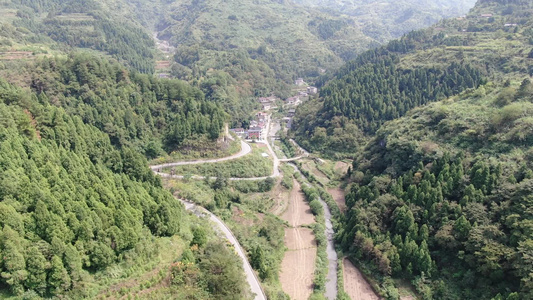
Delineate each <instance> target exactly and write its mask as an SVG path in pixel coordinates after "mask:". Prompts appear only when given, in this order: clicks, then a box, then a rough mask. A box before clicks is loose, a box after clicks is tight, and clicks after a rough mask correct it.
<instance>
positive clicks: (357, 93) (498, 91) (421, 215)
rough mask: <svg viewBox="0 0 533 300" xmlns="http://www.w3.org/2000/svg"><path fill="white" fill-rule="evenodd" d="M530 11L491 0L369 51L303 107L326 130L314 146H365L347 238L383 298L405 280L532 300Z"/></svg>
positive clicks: (438, 292) (343, 235)
mask: <svg viewBox="0 0 533 300" xmlns="http://www.w3.org/2000/svg"><path fill="white" fill-rule="evenodd" d="M532 14H533V4H532V3H531V2H530V1H521V0H517V1H506V0H493V1H488V0H487V1H480V2H479V3H478V4H477V6H476V8H475V9H474V10H473V11H472V13H471V14H470V15H469V16H468V17H467V18H466V19H462V18H460V19H452V20H446V21H443V22H442V23H440V24H439V25H437V26H438V27H435V28H432V29H429V30H424V31H419V32H414V33H411V34H409V35H407V36H405V37H403V38H402V39H401V40H398V41H394V42H391V43H389V44H388V45H387V46H386V47H383V48H382V49H378V50H374V51H370V52H367V53H365V54H364V55H362V56H361V57H359V58H358V59H356V60H355V61H353V62H352V63H349V64H348V65H347V66H345V67H344V68H343V69H342V70H340V71H339V73H338V76H337V77H336V78H334V79H333V80H331V81H330V82H328V83H326V84H325V85H324V87H323V89H322V92H321V98H322V99H321V102H316V103H314V104H311V105H307V106H304V107H303V108H302V109H299V112H298V113H299V114H300V117H299V118H300V119H299V120H300V121H298V122H304V123H303V124H304V125H305V126H312V125H313V124H321V126H324V127H323V128H321V127H317V128H321V129H319V131H317V130H315V136H312V138H311V139H310V140H309V141H308V144H307V145H309V146H310V147H315V149H320V150H326V149H327V148H326V147H335V148H334V149H339V150H340V151H342V150H343V149H347V148H346V147H354V149H355V147H357V146H359V150H358V151H357V153H355V157H356V158H355V159H354V161H353V165H352V168H351V169H350V170H349V171H348V174H347V178H348V183H350V184H351V187H350V189H349V193H348V194H347V196H346V205H347V212H346V215H345V220H344V221H342V222H341V224H340V225H339V226H338V233H337V240H338V242H339V243H340V244H341V246H342V248H343V250H344V251H345V253H346V254H348V256H349V257H350V258H351V259H352V260H353V261H354V262H356V263H357V264H358V265H359V266H360V267H361V268H362V269H363V270H365V272H366V273H367V274H368V275H369V276H370V277H372V278H373V279H375V280H376V282H377V285H376V287H377V289H378V292H379V293H380V294H381V295H382V296H383V297H385V298H386V299H399V290H398V287H399V286H400V285H401V284H400V282H399V281H398V280H397V279H403V280H404V281H405V280H407V281H409V282H410V283H411V284H412V286H413V287H414V289H415V290H416V291H417V293H418V295H419V296H420V297H421V298H422V299H499V300H501V299H531V298H532V297H533V294H532V291H533V277H532V274H533V273H532V271H533V260H532V255H531V253H532V251H533V227H532V223H531V220H533V214H532V210H531V208H532V207H533V203H532V201H531V200H532V199H531V195H532V192H533V189H532V187H533V185H532V184H533V164H532V162H533V157H532V155H533V139H532V137H533V120H532V117H531V116H532V115H533V84H532V83H531V76H532V75H533V73H532V69H531V68H532V67H531V66H533V64H532V57H531V55H530V52H531V51H532V49H533V46H532V45H533V42H532V41H531V28H532V25H533V24H532V20H533V18H532V17H531V16H532ZM481 15H484V16H481ZM489 15H490V16H489ZM505 24H507V25H505ZM463 29H464V30H463ZM384 58H387V59H384ZM454 68H457V69H455V71H454ZM439 69H440V70H442V73H440V74H442V77H438V76H436V74H439V73H435V70H439ZM452 74H453V75H452ZM432 76H436V77H432ZM446 78H448V79H446ZM378 91H384V92H382V93H379V92H378ZM388 91H390V92H388ZM437 95H438V96H437ZM382 98H383V99H382ZM424 99H425V100H424ZM420 100H422V102H418V101H420ZM313 105H314V107H313ZM398 108H405V109H406V110H405V112H403V113H402V112H401V111H400V110H398ZM313 109H314V110H315V113H316V112H317V111H318V116H319V118H317V119H316V120H311V121H308V122H307V123H305V122H306V121H305V120H304V115H305V114H306V113H310V112H311V111H312V110H313ZM394 113H397V114H396V115H395V114H394ZM403 114H405V115H404V116H403V117H398V116H401V115H403ZM307 118H308V116H307ZM320 118H321V119H320ZM387 120H389V121H387ZM385 121H387V122H385ZM314 122H315V123H314ZM318 122H322V123H318ZM309 128H311V127H309ZM299 130H302V129H301V128H299ZM303 132H304V131H300V134H302V133H303ZM316 132H318V133H319V134H320V135H317V134H316ZM351 134H353V135H351ZM319 138H321V139H319ZM342 139H344V141H347V142H346V143H345V144H343V143H342V142H343V140H342ZM355 139H358V140H357V142H358V143H356V142H354V140H355ZM302 140H303V135H302ZM319 141H320V142H319ZM349 143H352V144H349ZM343 147H344V148H343ZM332 152H334V151H332ZM351 152H352V153H353V150H352V151H351Z"/></svg>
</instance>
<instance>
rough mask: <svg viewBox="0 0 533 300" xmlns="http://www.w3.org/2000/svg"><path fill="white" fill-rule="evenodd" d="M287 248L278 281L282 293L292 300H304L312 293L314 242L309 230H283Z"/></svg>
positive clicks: (314, 257) (314, 258)
mask: <svg viewBox="0 0 533 300" xmlns="http://www.w3.org/2000/svg"><path fill="white" fill-rule="evenodd" d="M285 245H287V247H288V248H289V250H288V251H287V252H285V257H284V258H283V261H282V263H281V273H280V275H279V280H280V282H281V287H282V288H283V291H284V292H285V293H287V294H288V295H289V296H290V297H291V299H293V300H305V299H307V298H309V296H310V295H311V293H312V292H313V277H314V272H315V260H316V250H317V249H316V242H315V237H314V236H313V231H312V230H311V229H309V228H287V229H285Z"/></svg>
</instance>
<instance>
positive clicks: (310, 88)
mask: <svg viewBox="0 0 533 300" xmlns="http://www.w3.org/2000/svg"><path fill="white" fill-rule="evenodd" d="M307 93H308V94H309V95H314V94H316V93H318V89H317V88H316V87H314V86H308V87H307Z"/></svg>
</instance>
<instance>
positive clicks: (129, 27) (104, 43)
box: [8, 0, 154, 73]
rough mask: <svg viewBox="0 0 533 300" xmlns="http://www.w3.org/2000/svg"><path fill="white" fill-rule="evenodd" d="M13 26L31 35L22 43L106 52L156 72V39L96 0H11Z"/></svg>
mask: <svg viewBox="0 0 533 300" xmlns="http://www.w3.org/2000/svg"><path fill="white" fill-rule="evenodd" d="M10 2H11V3H10V5H9V6H8V7H10V8H12V9H16V10H18V12H17V18H15V19H14V20H13V25H14V26H15V27H17V28H20V29H19V30H22V28H24V29H25V30H26V31H29V32H30V33H31V34H26V35H25V36H24V37H19V38H18V42H36V41H44V42H48V43H49V42H50V41H54V42H56V43H57V44H59V45H61V47H63V48H66V47H79V48H88V49H94V50H99V51H102V52H105V53H107V54H109V55H111V56H113V57H115V58H116V59H118V60H119V61H120V62H122V63H124V64H126V65H128V66H130V67H132V68H133V69H135V70H137V71H139V72H142V73H153V72H154V56H153V50H152V49H153V48H154V42H153V40H152V38H151V36H150V35H149V33H148V32H147V31H146V30H145V29H143V28H142V27H141V26H140V24H139V23H138V22H135V21H134V20H132V19H131V18H130V17H127V16H126V15H122V13H121V12H120V11H113V10H109V9H107V8H106V7H105V3H101V2H99V1H96V0H83V1H81V0H71V1H56V0H45V1H10Z"/></svg>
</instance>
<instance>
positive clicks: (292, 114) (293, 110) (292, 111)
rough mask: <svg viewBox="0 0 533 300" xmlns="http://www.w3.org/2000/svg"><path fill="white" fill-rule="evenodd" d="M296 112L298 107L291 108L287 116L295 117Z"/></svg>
mask: <svg viewBox="0 0 533 300" xmlns="http://www.w3.org/2000/svg"><path fill="white" fill-rule="evenodd" d="M295 113H296V109H289V111H288V113H287V116H289V117H294V114H295Z"/></svg>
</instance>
